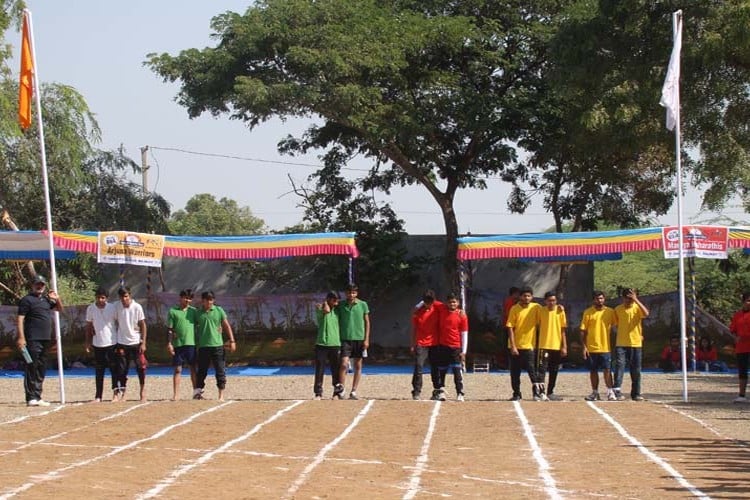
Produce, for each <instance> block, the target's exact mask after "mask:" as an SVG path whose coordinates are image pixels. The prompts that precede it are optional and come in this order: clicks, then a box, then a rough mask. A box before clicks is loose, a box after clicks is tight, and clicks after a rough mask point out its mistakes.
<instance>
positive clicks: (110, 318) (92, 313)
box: [85, 287, 118, 403]
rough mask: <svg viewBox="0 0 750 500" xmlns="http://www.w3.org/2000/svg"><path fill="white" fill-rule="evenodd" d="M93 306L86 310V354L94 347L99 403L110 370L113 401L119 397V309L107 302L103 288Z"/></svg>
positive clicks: (97, 399) (98, 289)
mask: <svg viewBox="0 0 750 500" xmlns="http://www.w3.org/2000/svg"><path fill="white" fill-rule="evenodd" d="M94 295H95V299H94V303H93V304H89V306H88V307H87V308H86V343H85V349H86V352H91V346H92V345H93V347H94V384H95V393H94V401H95V402H97V403H99V402H101V400H102V395H103V393H104V371H105V370H106V369H107V368H109V373H110V375H111V377H112V401H115V399H116V398H117V397H118V392H117V379H116V377H115V374H116V373H117V367H116V366H115V362H116V359H117V358H116V357H115V344H116V340H117V325H116V324H115V321H116V320H117V309H116V307H115V305H114V304H110V303H109V302H107V299H108V296H109V294H108V293H107V290H105V289H104V288H102V287H99V288H97V289H96V292H94Z"/></svg>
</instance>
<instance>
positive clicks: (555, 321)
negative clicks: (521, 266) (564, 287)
mask: <svg viewBox="0 0 750 500" xmlns="http://www.w3.org/2000/svg"><path fill="white" fill-rule="evenodd" d="M567 327H568V320H567V318H566V315H565V308H563V306H561V305H559V304H558V303H557V294H556V293H555V292H547V293H545V294H544V307H542V308H541V310H540V313H539V352H538V354H537V356H538V359H539V360H540V363H539V366H540V370H539V374H538V378H539V380H540V382H541V384H542V386H541V388H542V390H543V389H544V385H543V384H544V378H545V374H546V373H549V382H548V383H547V399H549V400H550V401H562V398H561V397H560V396H558V395H557V394H555V384H556V383H557V372H558V370H559V369H560V361H561V360H562V358H564V357H565V356H567V355H568V342H567V340H566V338H565V329H566V328H567Z"/></svg>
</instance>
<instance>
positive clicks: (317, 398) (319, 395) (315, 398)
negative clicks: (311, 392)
mask: <svg viewBox="0 0 750 500" xmlns="http://www.w3.org/2000/svg"><path fill="white" fill-rule="evenodd" d="M313 399H314V400H316V401H320V400H321V399H323V396H322V395H321V394H316V395H315V397H314V398H313Z"/></svg>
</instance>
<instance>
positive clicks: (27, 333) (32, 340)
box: [16, 275, 63, 406]
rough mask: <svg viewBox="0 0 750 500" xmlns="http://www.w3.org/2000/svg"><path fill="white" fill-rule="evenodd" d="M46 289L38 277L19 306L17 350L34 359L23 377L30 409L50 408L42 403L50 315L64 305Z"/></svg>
mask: <svg viewBox="0 0 750 500" xmlns="http://www.w3.org/2000/svg"><path fill="white" fill-rule="evenodd" d="M46 286H47V280H46V279H44V276H41V275H37V276H35V277H34V280H33V283H32V288H31V292H30V293H29V294H28V295H26V296H25V297H23V298H22V299H21V300H20V301H19V302H18V320H17V329H18V330H17V337H16V346H17V347H18V348H19V349H26V350H28V353H29V355H30V356H31V361H30V362H28V363H26V364H25V365H24V373H23V388H24V392H25V393H26V404H27V405H28V406H49V402H47V401H45V400H43V399H42V388H43V387H42V386H43V385H44V376H45V374H46V372H47V349H49V346H50V343H51V340H52V316H51V315H50V311H53V310H54V311H58V312H60V311H62V310H63V303H62V300H61V299H60V296H59V295H57V292H55V291H54V290H50V291H49V292H47V293H46V294H45V293H44V289H45V288H46Z"/></svg>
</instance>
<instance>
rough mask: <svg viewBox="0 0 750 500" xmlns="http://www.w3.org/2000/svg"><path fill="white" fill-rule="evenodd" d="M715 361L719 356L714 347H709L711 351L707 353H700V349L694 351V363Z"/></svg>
mask: <svg viewBox="0 0 750 500" xmlns="http://www.w3.org/2000/svg"><path fill="white" fill-rule="evenodd" d="M717 359H719V355H718V353H717V352H716V348H715V347H714V346H711V349H709V350H708V351H702V350H701V349H696V350H695V360H696V361H716V360H717Z"/></svg>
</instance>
